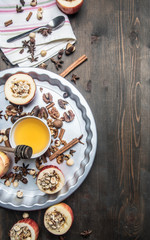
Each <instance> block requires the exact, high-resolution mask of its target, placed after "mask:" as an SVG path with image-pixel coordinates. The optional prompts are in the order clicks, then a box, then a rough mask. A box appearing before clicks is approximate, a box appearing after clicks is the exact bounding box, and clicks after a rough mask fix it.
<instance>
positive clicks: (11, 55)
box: [0, 0, 76, 67]
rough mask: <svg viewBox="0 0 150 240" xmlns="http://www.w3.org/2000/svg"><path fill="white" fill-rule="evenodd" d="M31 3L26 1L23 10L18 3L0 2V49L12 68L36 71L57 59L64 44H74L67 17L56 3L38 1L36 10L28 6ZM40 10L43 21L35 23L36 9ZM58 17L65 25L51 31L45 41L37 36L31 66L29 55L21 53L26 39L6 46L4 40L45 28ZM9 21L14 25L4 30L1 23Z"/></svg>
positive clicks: (29, 0) (25, 52)
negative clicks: (61, 17)
mask: <svg viewBox="0 0 150 240" xmlns="http://www.w3.org/2000/svg"><path fill="white" fill-rule="evenodd" d="M30 2H31V0H25V5H24V6H22V5H21V4H20V0H11V1H10V0H0V48H1V50H2V51H3V53H4V54H5V56H6V57H7V58H8V60H9V61H10V62H11V63H12V64H13V65H16V64H18V65H19V66H20V67H36V66H38V65H39V64H41V63H42V62H45V61H46V60H48V59H49V58H51V57H52V56H54V55H56V54H57V53H58V52H59V50H60V49H62V48H65V47H66V44H67V42H70V43H74V42H75V41H76V37H75V35H74V33H73V30H72V27H71V24H70V22H69V19H68V17H67V16H66V15H65V14H63V13H62V12H61V11H60V10H59V9H58V7H57V5H56V1H55V0H37V6H35V7H32V6H30ZM16 5H18V6H19V7H20V6H22V9H23V10H24V11H23V12H21V13H17V12H16ZM40 7H41V8H43V18H42V20H38V19H37V9H38V8H40ZM29 12H32V13H33V14H32V16H31V18H30V20H29V21H26V17H27V16H28V14H29ZM59 15H63V16H64V17H65V23H64V25H63V26H62V27H60V28H58V29H56V30H54V31H52V33H51V34H49V35H48V36H47V37H44V36H43V35H41V34H40V33H36V50H35V57H38V61H37V62H32V63H31V62H30V60H29V59H28V57H30V53H28V52H27V49H26V48H25V49H24V52H23V53H22V54H21V53H20V50H21V49H22V41H24V40H29V36H27V37H24V38H22V39H20V40H16V41H14V42H12V43H7V39H9V38H11V37H13V36H16V35H18V34H21V33H23V32H26V31H28V30H31V29H33V28H35V27H38V26H43V25H46V24H47V23H48V22H49V21H50V20H51V19H53V18H55V17H57V16H59ZM8 20H12V21H13V24H11V25H9V26H7V27H5V25H4V23H5V22H7V21H8ZM41 50H46V51H47V55H46V56H45V57H42V56H41V55H40V52H41Z"/></svg>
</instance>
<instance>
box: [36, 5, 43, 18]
mask: <svg viewBox="0 0 150 240" xmlns="http://www.w3.org/2000/svg"><path fill="white" fill-rule="evenodd" d="M42 18H43V8H38V10H37V19H38V20H41V19H42Z"/></svg>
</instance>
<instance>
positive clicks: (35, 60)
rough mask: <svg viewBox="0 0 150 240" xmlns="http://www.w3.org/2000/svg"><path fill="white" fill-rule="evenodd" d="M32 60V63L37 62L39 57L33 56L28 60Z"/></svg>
mask: <svg viewBox="0 0 150 240" xmlns="http://www.w3.org/2000/svg"><path fill="white" fill-rule="evenodd" d="M28 59H29V60H30V62H31V63H32V62H37V61H38V57H34V56H31V57H29V58H28Z"/></svg>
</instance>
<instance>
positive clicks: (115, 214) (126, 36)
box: [0, 0, 150, 240]
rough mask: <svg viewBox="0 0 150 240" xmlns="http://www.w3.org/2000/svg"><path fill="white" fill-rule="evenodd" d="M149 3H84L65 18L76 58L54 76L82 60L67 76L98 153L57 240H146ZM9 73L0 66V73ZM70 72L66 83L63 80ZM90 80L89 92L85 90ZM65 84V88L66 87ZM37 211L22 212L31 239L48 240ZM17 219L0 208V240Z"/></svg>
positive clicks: (149, 208)
mask: <svg viewBox="0 0 150 240" xmlns="http://www.w3.org/2000/svg"><path fill="white" fill-rule="evenodd" d="M149 16H150V1H148V0H143V1H139V0H95V1H94V2H93V1H84V4H83V6H82V8H81V10H80V11H79V12H78V13H77V14H76V15H74V16H70V17H69V18H70V21H71V24H72V28H73V30H74V33H75V35H76V37H77V43H76V51H75V52H74V53H73V54H72V55H70V56H68V57H67V56H64V59H63V60H64V65H63V68H62V69H61V70H59V71H58V72H57V71H56V69H55V66H54V65H53V64H52V63H51V61H47V64H48V69H49V70H51V71H54V72H56V73H58V74H60V73H61V72H62V71H63V70H65V69H66V68H67V67H68V66H69V65H70V64H71V63H73V62H74V61H75V60H76V59H78V58H79V57H80V56H81V55H83V54H85V55H86V56H87V57H88V60H87V61H86V62H85V63H83V64H82V65H80V66H79V67H78V68H76V69H75V70H74V71H73V72H72V73H74V74H77V75H78V76H80V80H79V81H77V84H76V88H77V89H78V90H79V91H80V92H81V93H82V94H83V96H84V97H85V99H86V100H87V102H88V103H89V106H90V107H91V110H92V112H93V115H94V117H95V121H96V125H97V134H98V148H97V153H96V157H95V161H94V164H93V167H92V169H91V171H90V173H89V175H88V176H87V178H86V180H85V181H84V183H83V184H82V185H81V186H80V188H79V189H78V190H77V191H76V192H75V193H73V194H72V195H71V196H70V197H69V198H68V199H66V200H65V202H66V203H67V204H69V205H70V206H71V207H72V209H73V211H74V216H75V220H74V223H73V225H72V228H71V229H70V231H69V232H68V233H67V234H66V235H65V240H67V239H71V240H79V239H82V237H81V236H80V232H82V231H84V230H87V229H92V231H93V232H92V234H91V235H90V236H89V238H88V239H90V240H99V239H101V240H126V239H128V240H129V239H134V240H147V239H150V222H149V214H150V161H149V159H150V147H149V146H150V107H149V105H150V30H149V26H150V17H149ZM9 67H10V66H9V65H8V66H7V65H6V64H5V63H4V62H3V61H1V62H0V69H1V70H3V69H6V68H9ZM72 73H70V74H69V75H68V76H67V77H66V79H67V80H68V81H70V79H71V75H72ZM89 80H91V84H92V88H91V92H87V91H86V90H85V89H86V86H87V83H88V81H89ZM72 84H73V83H72ZM44 212H45V210H41V211H34V212H30V213H29V214H30V217H31V218H33V219H34V220H35V221H37V222H38V224H39V226H40V236H39V240H47V239H51V240H54V239H55V240H56V239H59V237H55V236H53V235H51V234H49V233H48V232H47V231H46V229H45V228H44V225H43V216H44ZM20 218H22V212H17V211H11V210H7V209H4V208H0V240H1V239H2V240H5V239H8V238H7V234H8V231H9V229H10V228H11V226H12V225H13V224H14V223H15V222H16V221H17V220H19V219H20Z"/></svg>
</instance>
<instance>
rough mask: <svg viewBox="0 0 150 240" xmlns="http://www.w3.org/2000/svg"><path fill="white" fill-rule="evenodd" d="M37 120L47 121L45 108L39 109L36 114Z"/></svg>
mask: <svg viewBox="0 0 150 240" xmlns="http://www.w3.org/2000/svg"><path fill="white" fill-rule="evenodd" d="M38 117H39V118H44V119H47V118H48V113H47V110H46V108H45V107H41V109H40V111H39V114H38Z"/></svg>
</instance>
